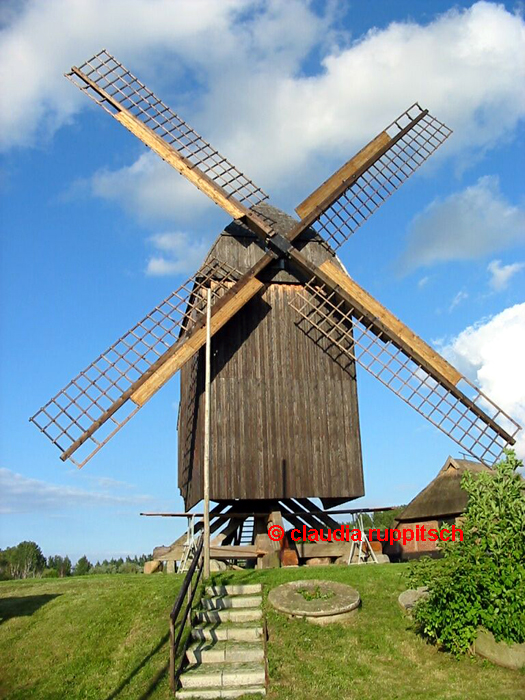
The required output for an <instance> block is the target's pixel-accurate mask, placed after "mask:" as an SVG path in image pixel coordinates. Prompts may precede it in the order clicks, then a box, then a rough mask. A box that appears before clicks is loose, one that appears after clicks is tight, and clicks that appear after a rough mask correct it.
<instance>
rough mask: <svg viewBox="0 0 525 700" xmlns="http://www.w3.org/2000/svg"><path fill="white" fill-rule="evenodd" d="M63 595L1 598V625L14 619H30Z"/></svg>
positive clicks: (50, 594) (49, 594) (48, 594)
mask: <svg viewBox="0 0 525 700" xmlns="http://www.w3.org/2000/svg"><path fill="white" fill-rule="evenodd" d="M59 595H62V594H61V593H44V594H42V595H26V596H21V597H20V598H14V597H9V598H0V624H2V623H3V622H6V621H7V620H10V619H11V618H12V617H28V616H30V615H32V614H33V613H35V612H36V611H37V610H39V609H40V608H41V607H42V606H43V605H45V604H46V603H49V601H51V600H53V599H54V598H58V596H59Z"/></svg>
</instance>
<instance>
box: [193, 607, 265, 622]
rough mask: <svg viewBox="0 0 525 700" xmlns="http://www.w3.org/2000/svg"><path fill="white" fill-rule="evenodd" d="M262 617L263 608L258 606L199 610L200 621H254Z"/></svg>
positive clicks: (198, 618)
mask: <svg viewBox="0 0 525 700" xmlns="http://www.w3.org/2000/svg"><path fill="white" fill-rule="evenodd" d="M261 618H262V610H261V608H260V607H258V608H240V609H229V610H199V611H198V612H197V620H198V621H199V622H253V621H254V620H260V619H261Z"/></svg>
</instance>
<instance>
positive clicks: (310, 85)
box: [0, 0, 525, 221]
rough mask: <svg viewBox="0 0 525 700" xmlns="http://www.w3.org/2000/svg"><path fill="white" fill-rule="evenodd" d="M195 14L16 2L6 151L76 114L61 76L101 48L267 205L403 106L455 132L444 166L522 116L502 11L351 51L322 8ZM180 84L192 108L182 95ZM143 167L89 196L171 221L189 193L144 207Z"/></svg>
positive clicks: (232, 0) (404, 27)
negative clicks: (314, 66) (246, 178)
mask: <svg viewBox="0 0 525 700" xmlns="http://www.w3.org/2000/svg"><path fill="white" fill-rule="evenodd" d="M198 6H199V11H198V12H196V11H195V2H194V0H181V1H179V2H177V3H174V2H171V1H170V0H155V2H154V11H152V3H151V2H150V1H148V0H127V1H126V2H122V0H47V2H46V3H41V2H38V1H37V0H29V1H28V2H27V3H26V5H24V9H23V11H21V12H20V13H19V14H18V15H17V16H16V18H15V19H14V20H13V21H12V22H11V24H9V25H8V26H7V27H6V28H5V29H4V31H3V32H2V34H1V35H0V66H4V67H6V66H7V67H8V71H6V75H5V76H4V78H3V80H4V83H5V87H4V92H5V93H6V94H9V100H8V101H7V103H6V104H5V105H4V107H3V110H2V112H1V113H0V132H1V133H3V134H4V135H5V136H4V146H11V145H14V144H22V145H25V144H28V143H35V142H38V139H39V137H40V136H41V135H42V132H44V133H46V132H47V133H51V132H52V131H53V130H55V129H56V128H58V127H59V126H61V125H62V124H64V123H67V122H69V121H70V120H71V118H72V117H73V116H74V115H75V114H76V113H77V112H78V111H79V110H80V109H82V108H83V107H87V104H88V103H89V100H86V99H85V97H83V96H82V95H81V94H80V93H79V91H77V90H75V89H74V88H73V87H72V86H71V85H69V84H68V83H67V82H66V81H65V80H64V79H63V78H62V77H61V74H62V72H63V70H64V69H67V68H68V67H69V66H70V65H71V64H74V63H79V62H80V61H81V60H83V57H87V56H89V55H91V54H92V53H94V52H95V51H96V50H98V49H99V48H100V47H102V46H103V45H107V46H108V47H109V48H110V50H112V51H114V52H115V54H116V55H118V56H119V57H121V60H123V61H124V63H125V64H127V65H128V66H129V67H130V68H131V69H132V70H133V71H134V72H136V73H138V74H140V75H141V76H142V77H143V78H144V80H145V81H146V82H147V83H151V86H152V87H153V88H154V89H155V91H156V92H158V93H159V94H160V95H161V96H162V97H165V99H166V101H168V102H171V103H172V104H173V106H174V108H175V109H176V110H178V109H180V110H181V112H183V116H185V117H186V118H187V119H188V120H189V121H190V122H191V123H194V125H195V127H196V128H197V129H199V130H200V131H202V133H203V134H204V135H205V136H206V137H207V138H209V139H210V141H211V142H212V143H213V144H214V145H216V146H217V147H219V148H220V149H221V151H222V152H224V153H225V154H226V155H228V156H229V157H231V159H232V160H233V162H235V163H236V164H237V165H238V166H239V167H240V168H241V169H243V170H246V171H247V174H248V175H250V176H251V177H254V178H255V179H256V180H257V181H258V182H260V183H261V184H262V186H263V187H265V188H266V189H268V188H272V189H275V190H277V188H279V189H280V191H281V196H285V195H286V193H288V194H290V193H293V196H294V198H297V196H300V195H301V194H305V193H306V192H307V191H308V190H309V189H311V188H313V187H314V186H316V185H317V184H318V180H319V178H320V177H322V176H323V175H325V174H328V172H329V170H330V169H331V168H332V167H333V165H334V163H335V161H337V162H339V161H341V160H343V159H344V156H343V154H345V155H346V154H348V156H350V155H351V153H352V152H353V151H355V150H356V149H358V148H360V147H361V145H362V144H363V142H366V141H367V140H369V139H370V138H371V137H372V136H374V135H375V134H376V133H377V132H378V131H380V130H381V129H382V128H383V127H384V126H385V124H387V123H388V122H389V121H391V119H392V118H393V117H395V116H396V115H397V114H399V113H400V112H401V111H403V109H405V108H406V107H407V106H408V105H410V104H411V103H412V102H414V101H416V100H419V101H420V102H421V104H423V105H424V106H428V107H429V108H430V110H431V111H432V112H433V113H435V114H436V116H438V117H439V118H441V119H443V120H444V121H446V122H447V123H449V124H450V126H452V127H453V128H454V130H455V134H454V138H453V139H451V140H450V141H449V142H448V145H447V146H446V147H445V148H444V149H442V150H446V151H447V152H448V153H449V154H450V153H452V152H463V153H464V152H465V150H468V151H470V150H471V149H478V150H479V149H481V150H483V149H486V148H488V147H490V146H492V145H494V143H496V142H498V141H499V140H501V139H502V138H507V137H508V136H509V135H511V134H512V133H513V130H514V129H515V127H516V124H517V122H518V121H519V120H520V119H522V118H523V116H524V114H525V93H524V92H523V91H519V90H517V89H516V85H519V84H521V83H523V80H524V79H525V64H524V62H523V61H522V55H523V47H524V43H525V40H524V37H525V24H524V22H523V19H522V18H521V17H520V16H519V15H518V14H512V13H510V12H508V11H507V10H506V9H505V8H504V7H503V6H502V5H497V4H493V3H488V2H478V3H475V4H474V5H473V6H472V7H471V8H468V9H465V10H456V9H454V10H450V11H449V12H447V13H445V14H443V15H440V16H438V17H436V18H435V19H434V20H433V21H432V22H430V23H428V24H426V25H418V24H416V23H414V22H409V21H408V22H398V23H393V24H391V25H389V26H388V27H386V28H385V29H381V30H372V31H370V32H368V33H367V34H366V35H365V36H363V37H361V38H359V39H358V40H357V41H353V42H352V41H351V37H350V36H349V35H348V34H347V33H346V34H345V33H344V32H342V31H336V30H335V29H334V28H335V27H337V12H336V11H334V4H333V3H327V4H326V8H328V9H327V10H326V15H325V16H322V17H321V16H318V15H316V14H315V13H314V11H313V10H312V5H311V4H310V3H308V2H307V1H306V0H303V1H301V0H271V1H269V2H261V1H260V0H199V4H198ZM352 11H358V10H353V9H350V10H349V13H351V12H352ZM349 17H350V19H351V14H349ZM101 18H103V21H101ZM124 22H125V31H123V23H124ZM57 26H60V32H57V31H56V27H57ZM314 50H316V51H317V52H318V53H320V54H321V55H322V56H323V57H324V58H323V59H322V62H321V64H320V65H319V66H318V71H317V73H316V74H314V75H308V74H305V72H304V71H303V64H304V62H305V60H306V59H307V58H310V65H311V56H312V55H314V54H313V51H314ZM188 75H191V76H192V77H193V78H196V80H194V81H193V82H192V84H194V85H195V84H197V85H198V89H197V91H196V92H195V91H190V92H188V82H187V80H185V79H186V78H187V76H188ZM170 93H171V94H170ZM173 95H175V96H176V97H175V99H174V100H173V99H170V98H173ZM190 105H191V107H190ZM143 158H144V157H142V158H141V159H139V161H137V162H136V163H135V164H134V165H131V166H127V167H125V168H123V169H121V170H115V171H113V172H109V171H106V172H105V173H103V174H101V173H99V174H97V176H96V177H95V179H94V187H95V191H96V192H97V193H98V194H100V195H101V196H104V197H106V198H112V199H115V200H117V201H118V202H119V203H120V204H122V205H124V206H126V207H128V208H130V209H131V210H132V211H133V212H135V213H136V212H139V213H141V215H143V216H149V213H150V212H152V211H155V210H156V208H157V205H158V206H160V207H161V208H168V209H169V211H168V215H169V216H172V217H173V218H174V220H177V221H179V217H180V216H181V211H182V209H181V207H182V206H183V205H185V204H186V195H187V191H183V190H182V189H180V190H178V189H177V186H175V184H173V183H174V180H173V181H171V180H170V182H171V183H172V184H169V185H162V186H163V187H165V192H166V196H164V195H163V196H159V197H156V196H155V192H154V190H155V188H154V187H152V185H151V181H150V178H151V177H153V178H154V179H156V181H157V182H159V183H160V180H161V179H164V177H165V176H164V174H162V175H161V174H160V173H161V171H160V170H159V171H158V173H157V174H155V173H153V175H152V170H151V169H150V168H149V166H148V165H147V163H145V162H144V160H143ZM157 178H158V179H157ZM168 179H169V178H168ZM121 184H122V185H123V189H122V193H120V192H119V187H120V185H121ZM299 190H301V192H299ZM168 191H169V196H168ZM203 201H204V200H203ZM188 209H191V207H188Z"/></svg>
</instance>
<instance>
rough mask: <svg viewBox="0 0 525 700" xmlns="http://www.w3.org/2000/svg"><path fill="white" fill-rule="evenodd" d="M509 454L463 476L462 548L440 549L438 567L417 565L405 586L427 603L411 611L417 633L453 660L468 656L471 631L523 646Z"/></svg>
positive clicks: (514, 484)
mask: <svg viewBox="0 0 525 700" xmlns="http://www.w3.org/2000/svg"><path fill="white" fill-rule="evenodd" d="M522 464H523V463H522V462H521V460H518V459H517V458H516V455H515V453H514V452H513V451H512V450H506V451H505V458H504V459H503V460H501V461H500V462H499V463H498V464H496V465H495V467H494V470H493V472H491V473H489V472H487V473H482V474H479V475H477V476H476V477H474V476H473V475H472V474H471V473H470V472H467V473H465V475H464V477H463V479H462V482H461V485H462V488H464V489H465V491H466V492H467V493H468V495H469V500H468V505H467V510H466V512H465V517H464V521H463V524H462V526H461V527H462V530H463V541H462V542H460V541H459V540H457V541H455V542H447V543H442V544H441V547H442V549H443V554H444V558H443V559H442V560H441V561H432V562H429V561H424V560H422V561H420V562H418V563H416V565H415V566H413V567H411V569H410V571H409V580H410V583H411V585H427V586H428V587H429V597H428V599H426V600H422V601H420V603H419V604H418V605H417V606H416V608H415V610H414V619H415V622H416V625H417V627H418V629H419V631H420V632H421V633H422V634H423V635H424V636H426V637H427V638H429V639H431V640H432V641H434V642H436V643H437V644H438V645H439V646H440V647H442V648H443V649H446V650H448V651H452V652H453V653H455V654H460V653H463V652H465V651H467V650H468V648H469V647H470V645H471V644H472V642H473V641H474V639H475V637H476V634H477V629H478V627H479V626H483V627H485V629H487V630H488V631H489V632H492V633H493V635H494V637H495V639H496V640H497V641H500V640H504V641H506V642H517V643H520V642H524V641H525V605H524V602H523V601H524V600H525V482H524V481H523V479H522V478H521V477H520V476H519V474H518V473H517V472H516V469H517V468H518V467H520V466H522Z"/></svg>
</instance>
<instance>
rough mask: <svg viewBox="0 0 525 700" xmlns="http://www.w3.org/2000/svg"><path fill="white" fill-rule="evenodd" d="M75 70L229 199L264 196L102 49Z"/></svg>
mask: <svg viewBox="0 0 525 700" xmlns="http://www.w3.org/2000/svg"><path fill="white" fill-rule="evenodd" d="M78 70H79V71H80V72H81V73H82V74H83V75H85V76H86V77H87V78H88V79H89V80H90V81H91V82H93V83H94V84H95V85H96V86H97V87H98V88H100V89H101V90H103V91H104V92H105V93H107V94H108V95H109V96H110V98H111V99H112V100H114V101H115V102H117V103H118V104H119V105H120V107H121V108H122V109H123V110H126V111H127V112H129V113H130V114H132V115H133V116H135V117H137V118H138V119H140V121H141V122H142V123H143V124H144V125H145V126H147V127H149V128H150V129H151V130H152V131H153V132H154V133H155V134H157V136H160V137H161V138H162V139H163V140H164V141H165V142H166V143H167V144H168V145H170V146H172V147H173V148H175V150H177V151H178V153H179V154H180V155H181V156H183V157H184V158H186V160H187V161H188V162H189V163H190V164H191V165H192V166H193V168H196V169H198V170H200V171H201V172H202V173H204V175H206V176H207V177H209V178H210V179H211V180H213V181H214V182H215V183H216V184H217V185H219V186H220V187H221V188H222V189H223V190H224V191H225V192H226V193H227V194H228V195H229V196H230V197H234V198H235V199H236V200H237V201H239V202H240V203H241V204H244V205H245V206H247V207H250V208H251V207H253V206H254V205H255V204H258V203H259V202H262V201H264V200H265V199H268V195H267V194H266V193H265V192H264V191H263V190H262V189H261V188H260V187H257V185H255V184H254V183H253V182H252V181H251V180H250V179H249V178H247V177H246V176H245V175H244V174H243V173H242V172H241V171H240V170H238V169H237V168H236V167H235V166H234V165H233V164H232V163H231V162H230V161H229V160H228V159H227V158H225V157H224V156H223V155H221V154H220V153H219V151H217V150H216V149H215V148H213V146H211V145H210V144H209V143H208V142H207V141H206V140H205V139H203V138H202V136H200V135H199V134H198V133H197V132H196V131H195V130H194V129H192V128H191V126H189V125H188V124H187V123H186V122H185V121H184V120H183V119H182V118H181V117H179V115H178V114H176V113H175V112H174V111H173V110H172V109H171V108H170V107H168V106H167V105H165V104H164V102H162V100H160V99H159V98H158V97H157V96H156V95H155V94H154V93H153V92H152V91H151V90H149V88H147V87H146V86H145V85H144V83H142V82H141V81H140V80H139V79H138V78H137V77H135V76H134V75H133V74H132V73H131V72H130V71H129V70H128V69H127V68H126V67H125V66H123V65H122V63H120V61H118V60H117V59H116V58H115V57H114V56H112V55H111V54H110V53H108V52H107V51H106V50H105V49H103V50H102V51H100V52H99V53H98V54H95V56H93V57H92V58H90V59H89V60H87V61H86V62H85V63H83V64H82V65H81V66H80V68H78ZM66 78H68V79H69V80H70V81H71V82H72V83H73V84H74V85H76V86H77V87H78V88H79V89H80V90H81V91H82V92H84V93H85V94H86V95H88V97H90V98H91V99H92V100H94V101H95V102H96V103H97V104H98V105H100V106H101V107H103V108H104V109H105V110H106V111H107V112H109V114H114V112H115V108H114V106H113V105H112V104H111V102H110V101H108V100H106V99H104V97H103V96H102V95H100V94H99V93H98V92H96V91H95V90H94V89H93V88H92V86H91V85H90V84H89V83H88V82H86V81H84V80H83V79H82V77H81V76H80V75H78V74H77V73H75V72H73V71H72V72H71V73H66Z"/></svg>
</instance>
